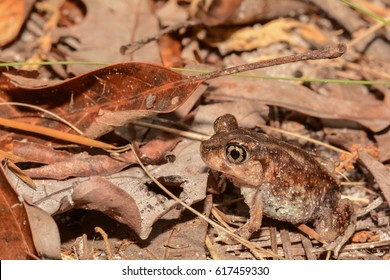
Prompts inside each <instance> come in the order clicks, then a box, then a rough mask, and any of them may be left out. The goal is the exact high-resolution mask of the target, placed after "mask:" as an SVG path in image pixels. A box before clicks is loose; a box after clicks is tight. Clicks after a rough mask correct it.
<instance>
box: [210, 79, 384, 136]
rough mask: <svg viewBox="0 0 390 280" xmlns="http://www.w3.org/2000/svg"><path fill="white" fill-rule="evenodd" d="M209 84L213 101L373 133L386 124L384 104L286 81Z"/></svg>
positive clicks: (239, 80)
mask: <svg viewBox="0 0 390 280" xmlns="http://www.w3.org/2000/svg"><path fill="white" fill-rule="evenodd" d="M210 85H211V86H212V87H213V88H215V89H216V90H215V91H213V92H212V93H211V95H210V98H215V99H217V100H237V99H245V100H248V101H252V102H259V103H261V104H267V105H274V106H280V107H283V108H288V109H291V110H294V111H298V112H301V113H303V114H306V115H309V116H315V117H318V118H324V119H344V120H351V121H355V122H357V123H360V124H362V125H363V126H366V127H368V128H370V129H371V130H373V131H379V130H382V129H384V128H386V127H387V126H388V125H389V120H390V110H388V105H387V104H386V102H382V103H381V104H379V105H378V104H376V105H370V104H364V103H361V102H357V101H350V100H339V99H337V98H336V99H335V98H331V97H326V96H321V95H318V94H317V93H315V92H314V91H312V90H310V89H309V88H307V87H305V86H303V85H298V84H294V83H290V82H286V81H273V80H263V79H250V78H241V77H229V78H228V79H226V78H220V79H217V80H213V81H210Z"/></svg>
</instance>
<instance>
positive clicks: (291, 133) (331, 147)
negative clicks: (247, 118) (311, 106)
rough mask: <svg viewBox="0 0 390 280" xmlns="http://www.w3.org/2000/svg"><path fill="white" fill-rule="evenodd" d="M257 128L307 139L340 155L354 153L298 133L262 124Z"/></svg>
mask: <svg viewBox="0 0 390 280" xmlns="http://www.w3.org/2000/svg"><path fill="white" fill-rule="evenodd" d="M257 127H260V128H263V129H269V130H273V131H277V132H280V133H283V134H285V135H290V136H294V137H296V138H301V139H305V140H306V141H308V142H311V143H314V144H317V145H320V146H324V147H326V148H328V149H331V150H334V151H336V152H338V153H342V154H348V155H352V153H350V152H348V151H345V150H343V149H339V148H337V147H335V146H332V145H329V144H326V143H324V142H321V141H318V140H315V139H313V138H310V137H307V136H303V135H300V134H298V133H294V132H289V131H286V130H283V129H278V128H275V127H270V126H267V125H262V124H258V125H257Z"/></svg>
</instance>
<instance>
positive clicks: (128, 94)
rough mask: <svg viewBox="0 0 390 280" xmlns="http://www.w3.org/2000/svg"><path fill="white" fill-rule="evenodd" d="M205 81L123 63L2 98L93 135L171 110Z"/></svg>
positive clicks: (54, 125)
mask: <svg viewBox="0 0 390 280" xmlns="http://www.w3.org/2000/svg"><path fill="white" fill-rule="evenodd" d="M9 77H11V76H9ZM13 79H14V81H17V80H18V78H15V77H13ZM204 80H206V78H203V79H193V78H190V77H187V76H185V75H181V74H180V73H177V72H174V71H172V70H170V69H168V68H165V67H162V66H158V65H153V64H147V63H136V62H127V63H121V64H114V65H110V66H107V67H104V68H101V69H98V70H95V71H92V72H89V73H87V74H84V75H80V76H77V77H75V78H72V79H69V80H66V81H64V82H62V83H59V84H56V85H53V86H47V87H38V88H25V89H24V90H23V89H20V88H19V89H18V90H11V91H8V94H7V95H6V96H5V95H3V99H5V100H7V99H8V101H14V102H24V103H30V104H34V105H39V106H41V107H44V108H46V109H50V110H51V111H53V112H54V113H56V114H58V115H60V116H62V117H63V118H65V119H66V120H68V121H70V122H71V123H72V124H74V125H75V126H76V127H78V128H79V129H81V130H82V131H83V132H84V133H85V135H86V136H88V137H91V138H96V137H98V136H100V135H103V134H105V133H107V132H109V131H110V130H112V129H113V128H115V127H116V126H120V125H124V124H126V123H128V122H129V121H131V120H133V119H137V118H141V117H143V116H148V115H151V114H155V113H167V112H172V111H174V110H175V109H176V108H177V107H179V106H180V105H182V104H183V103H184V102H185V101H186V100H187V99H188V98H189V97H190V96H191V94H192V92H193V91H194V90H195V89H196V88H197V87H198V86H199V84H200V83H202V82H203V81H204ZM0 97H1V96H0ZM0 114H1V113H0ZM1 115H2V114H1ZM30 115H31V114H30ZM30 121H31V119H30ZM40 124H41V125H46V126H49V127H51V128H56V129H59V130H63V131H69V127H67V126H65V125H63V124H61V123H57V122H53V120H43V121H41V122H40Z"/></svg>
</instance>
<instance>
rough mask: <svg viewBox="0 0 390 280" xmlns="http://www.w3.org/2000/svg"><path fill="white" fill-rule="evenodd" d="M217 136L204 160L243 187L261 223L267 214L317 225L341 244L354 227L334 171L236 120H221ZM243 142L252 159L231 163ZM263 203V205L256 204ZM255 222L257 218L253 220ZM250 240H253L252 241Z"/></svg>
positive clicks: (204, 150) (209, 143)
mask: <svg viewBox="0 0 390 280" xmlns="http://www.w3.org/2000/svg"><path fill="white" fill-rule="evenodd" d="M214 129H215V132H216V133H215V135H213V136H212V137H211V138H210V139H209V140H206V141H203V142H202V144H201V156H202V159H203V160H204V162H205V163H206V164H207V165H208V166H209V167H210V168H212V169H214V170H218V171H220V172H222V173H224V174H225V175H226V176H227V177H228V178H229V179H230V180H231V181H232V182H233V184H234V185H235V186H237V187H240V188H241V191H242V194H243V196H244V197H245V202H246V203H247V204H248V206H249V207H250V208H251V209H255V207H256V203H257V204H259V205H260V206H258V207H260V208H261V209H258V210H253V211H251V215H254V216H256V219H260V221H250V222H249V223H252V224H256V225H254V226H252V227H250V230H249V232H250V233H252V232H254V231H256V230H258V228H259V227H260V226H261V219H262V214H264V215H266V216H268V217H270V218H273V219H276V220H280V221H286V222H290V223H293V224H298V223H307V222H313V224H314V226H315V229H316V231H317V232H318V233H319V234H320V235H321V236H322V238H324V239H325V240H327V241H333V240H335V239H336V238H337V237H338V236H339V235H340V234H341V233H342V232H343V231H344V229H345V228H346V227H347V226H348V224H349V222H350V219H351V215H352V207H351V204H350V201H349V200H347V199H343V200H340V186H339V184H338V183H337V181H336V180H335V179H334V178H333V177H332V176H331V175H330V174H329V172H328V171H327V170H326V169H325V168H324V167H323V166H322V165H321V164H319V163H318V162H317V161H316V160H315V159H314V158H313V157H312V156H310V155H309V154H308V153H307V152H305V151H304V150H302V149H300V148H298V147H295V146H293V145H290V144H287V143H285V142H283V141H281V140H278V139H276V138H272V137H269V136H267V135H264V134H261V133H256V132H253V131H251V130H248V129H243V128H239V127H238V124H237V121H236V119H235V117H234V116H233V115H230V114H227V115H223V116H221V117H219V118H218V119H217V120H216V121H215V124H214ZM232 142H235V143H239V144H241V145H244V146H245V147H246V148H247V150H248V151H249V158H248V159H247V160H246V161H244V162H242V163H240V164H237V163H232V162H230V161H229V160H228V159H227V157H226V155H225V147H226V145H227V144H228V143H232ZM256 199H257V202H256ZM252 219H254V218H252ZM248 237H249V236H248Z"/></svg>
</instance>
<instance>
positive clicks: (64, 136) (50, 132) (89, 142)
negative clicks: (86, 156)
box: [0, 118, 117, 150]
mask: <svg viewBox="0 0 390 280" xmlns="http://www.w3.org/2000/svg"><path fill="white" fill-rule="evenodd" d="M0 125H2V126H6V127H10V128H15V129H18V130H22V131H28V132H32V133H35V134H39V135H44V136H49V137H52V138H55V139H60V140H64V141H67V142H72V143H76V144H80V145H85V146H90V147H96V148H101V149H110V150H115V149H116V148H117V147H115V146H114V145H111V144H107V143H104V142H100V141H97V140H93V139H89V138H87V137H83V136H81V135H74V134H70V133H66V132H62V131H58V130H55V129H51V128H47V127H43V126H38V125H33V124H28V123H24V122H18V121H14V120H9V119H4V118H0Z"/></svg>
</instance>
